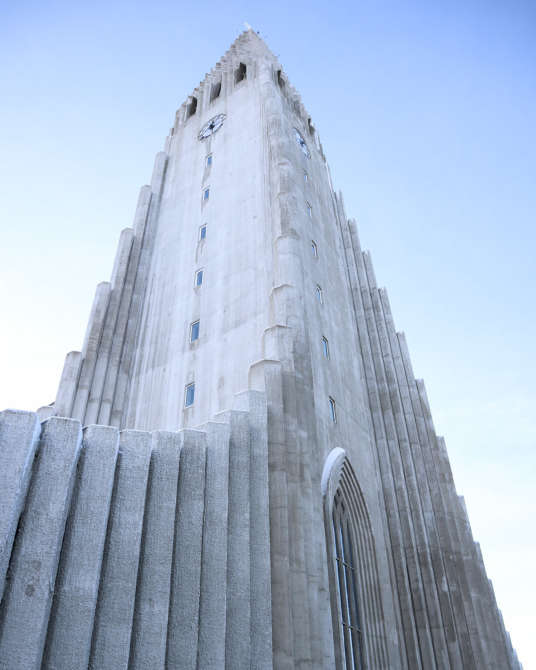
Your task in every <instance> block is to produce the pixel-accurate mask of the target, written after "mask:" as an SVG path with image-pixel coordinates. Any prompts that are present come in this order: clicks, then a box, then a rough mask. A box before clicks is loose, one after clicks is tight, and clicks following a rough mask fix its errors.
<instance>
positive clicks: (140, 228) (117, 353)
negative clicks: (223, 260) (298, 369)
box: [98, 186, 152, 425]
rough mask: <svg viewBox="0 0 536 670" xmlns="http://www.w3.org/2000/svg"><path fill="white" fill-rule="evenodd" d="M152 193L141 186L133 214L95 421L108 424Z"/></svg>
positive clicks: (149, 189)
mask: <svg viewBox="0 0 536 670" xmlns="http://www.w3.org/2000/svg"><path fill="white" fill-rule="evenodd" d="M151 199H152V192H151V187H150V186H143V187H142V188H141V189H140V194H139V197H138V204H137V207H136V213H135V216H134V224H133V228H134V239H133V241H132V247H131V250H130V255H129V262H128V270H127V274H126V277H125V282H124V286H123V292H122V294H121V302H120V305H119V310H118V314H117V319H116V324H115V330H114V335H113V341H112V346H111V349H110V355H109V360H108V365H107V368H106V376H105V379H104V386H103V389H102V395H101V402H100V409H99V414H98V423H101V424H106V425H107V424H109V423H110V416H111V412H112V403H113V398H114V393H115V387H116V384H117V376H118V372H119V366H120V363H121V358H122V354H123V349H124V346H125V340H126V333H127V324H128V321H129V316H130V308H131V302H132V294H133V291H134V285H135V282H136V276H137V272H138V264H139V258H140V254H141V249H142V244H143V239H144V232H145V224H146V222H147V217H148V213H149V206H150V204H151Z"/></svg>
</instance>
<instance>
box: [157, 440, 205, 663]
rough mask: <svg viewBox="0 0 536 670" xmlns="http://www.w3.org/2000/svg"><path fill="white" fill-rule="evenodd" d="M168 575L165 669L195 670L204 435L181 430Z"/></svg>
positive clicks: (201, 528)
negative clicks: (173, 531) (172, 543)
mask: <svg viewBox="0 0 536 670" xmlns="http://www.w3.org/2000/svg"><path fill="white" fill-rule="evenodd" d="M179 434H180V436H181V440H182V448H181V456H180V470H179V485H178V486H179V488H178V497H177V516H176V522H175V524H176V525H175V538H174V548H173V564H172V573H171V598H170V603H169V617H168V630H167V651H166V668H181V670H196V667H197V641H198V630H199V598H200V593H201V587H200V582H201V561H202V558H201V551H202V546H203V537H202V535H203V515H204V510H205V502H204V501H205V469H206V442H207V436H206V434H205V433H202V432H201V431H196V430H184V431H181V433H179Z"/></svg>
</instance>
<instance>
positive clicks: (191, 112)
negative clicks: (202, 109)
mask: <svg viewBox="0 0 536 670" xmlns="http://www.w3.org/2000/svg"><path fill="white" fill-rule="evenodd" d="M196 111H197V98H192V99H191V100H190V104H189V105H188V116H189V117H190V116H193V115H194V114H195V113H196Z"/></svg>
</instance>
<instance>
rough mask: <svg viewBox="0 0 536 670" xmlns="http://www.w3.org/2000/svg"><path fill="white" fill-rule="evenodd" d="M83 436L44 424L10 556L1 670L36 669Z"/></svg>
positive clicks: (65, 424)
mask: <svg viewBox="0 0 536 670" xmlns="http://www.w3.org/2000/svg"><path fill="white" fill-rule="evenodd" d="M81 440H82V432H81V430H80V424H79V422H78V421H72V420H70V419H59V418H56V417H53V418H51V419H49V420H48V421H46V422H45V423H44V424H43V429H42V433H41V441H40V445H39V453H38V459H37V463H36V468H35V472H34V474H33V477H32V480H31V485H30V489H29V492H28V497H27V500H26V506H25V511H24V514H23V516H22V517H21V524H20V526H19V530H18V532H17V536H16V538H15V544H14V550H13V554H12V556H11V565H10V579H9V580H8V582H7V584H6V589H5V594H4V602H3V607H2V616H1V621H0V668H2V670H38V669H39V668H40V667H41V660H42V655H43V648H44V644H45V636H46V632H47V624H48V617H49V614H50V606H51V604H52V594H53V592H54V583H55V580H56V572H57V569H58V560H59V555H60V549H61V545H62V541H63V533H64V530H65V521H66V519H67V514H68V511H69V505H70V503H71V494H72V489H73V483H74V479H75V473H76V464H77V461H78V455H79V452H80V445H81Z"/></svg>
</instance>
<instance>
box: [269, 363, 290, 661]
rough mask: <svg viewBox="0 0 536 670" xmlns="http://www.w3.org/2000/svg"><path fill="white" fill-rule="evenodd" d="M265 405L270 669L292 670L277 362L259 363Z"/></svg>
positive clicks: (285, 486) (285, 491)
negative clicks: (268, 535)
mask: <svg viewBox="0 0 536 670" xmlns="http://www.w3.org/2000/svg"><path fill="white" fill-rule="evenodd" d="M262 366H263V371H264V379H265V388H266V397H267V404H268V468H269V473H270V477H269V506H270V559H271V584H272V644H273V657H274V667H275V668H277V669H278V670H292V669H293V668H294V661H293V658H294V644H293V636H292V614H291V605H290V565H289V554H288V543H289V528H288V511H287V510H288V483H287V468H286V444H285V429H284V421H283V416H284V409H283V381H282V371H281V367H282V366H281V363H280V362H278V361H270V360H267V361H263V362H262Z"/></svg>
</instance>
